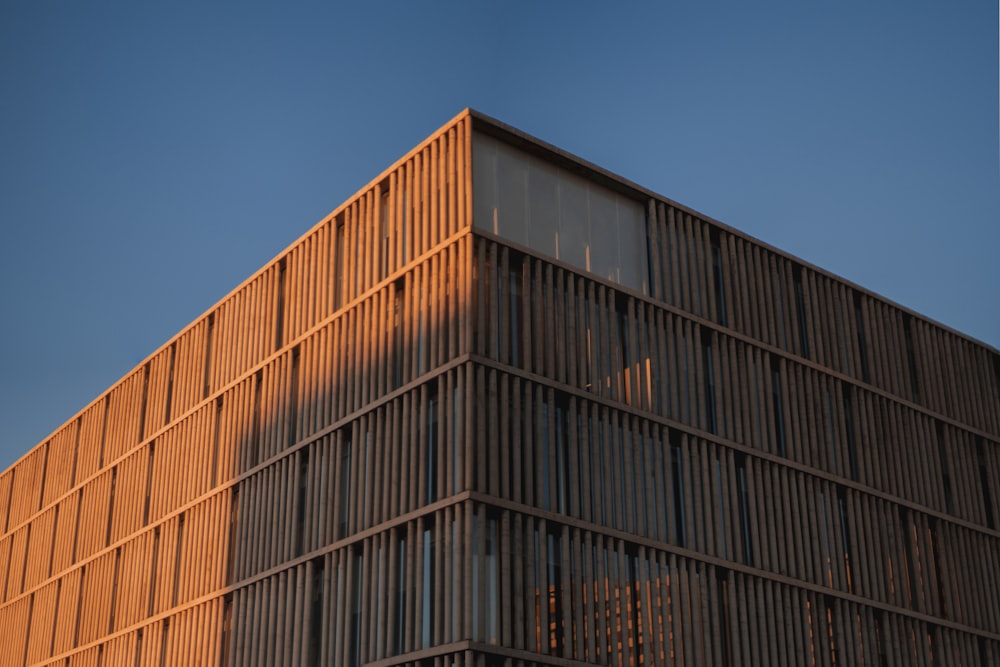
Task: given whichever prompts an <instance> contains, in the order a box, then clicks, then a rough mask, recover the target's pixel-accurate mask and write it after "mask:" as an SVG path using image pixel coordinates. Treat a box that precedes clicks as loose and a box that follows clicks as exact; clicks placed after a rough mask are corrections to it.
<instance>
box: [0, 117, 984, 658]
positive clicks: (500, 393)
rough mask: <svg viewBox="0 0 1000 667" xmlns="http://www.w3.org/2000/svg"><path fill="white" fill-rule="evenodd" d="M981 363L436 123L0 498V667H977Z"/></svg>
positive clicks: (753, 256)
mask: <svg viewBox="0 0 1000 667" xmlns="http://www.w3.org/2000/svg"><path fill="white" fill-rule="evenodd" d="M998 443H1000V353H998V352H997V350H994V349H992V348H989V347H987V346H985V345H983V344H982V343H979V342H977V341H975V340H971V339H969V338H968V337H966V336H963V335H962V334H959V333H957V332H954V331H952V330H950V329H947V328H946V327H943V326H941V325H939V324H936V323H934V322H930V321H928V320H927V319H925V318H922V317H921V316H919V315H917V314H915V313H912V312H911V311H908V310H906V309H904V308H902V307H900V306H897V305H895V304H891V303H888V302H886V301H885V300H884V299H881V298H880V297H878V296H876V295H873V294H871V293H869V292H867V291H865V290H863V289H860V288H858V287H856V286H854V285H852V284H849V283H847V282H845V281H843V280H842V279H839V278H837V277H835V276H832V275H830V274H828V273H826V272H824V271H822V270H820V269H817V268H816V267H812V266H809V265H807V264H805V263H803V262H801V261H799V260H797V259H795V258H793V257H790V256H789V255H787V254H785V253H782V252H780V251H778V250H775V249H774V248H771V247H770V246H767V245H765V244H762V243H761V242H759V241H756V240H755V239H752V238H749V237H747V236H746V235H744V234H741V233H740V232H738V231H736V230H733V229H731V228H729V227H727V226H725V225H723V224H721V223H719V222H717V221H714V220H711V219H708V218H706V217H705V216H702V215H700V214H698V213H696V212H695V211H692V210H690V209H688V208H685V207H683V206H681V205H679V204H677V203H675V202H672V201H670V200H668V199H665V198H663V197H661V196H659V195H657V194H655V193H652V192H650V191H647V190H645V189H643V188H641V187H640V186H637V185H635V184H632V183H629V182H627V181H625V180H623V179H620V178H618V177H616V176H614V175H612V174H609V173H607V172H605V171H603V170H601V169H600V168H598V167H596V166H594V165H590V164H588V163H586V162H583V161H581V160H579V159H578V158H575V157H573V156H571V155H568V154H566V153H564V152H562V151H560V150H558V149H555V148H553V147H552V146H549V145H546V144H544V143H542V142H540V141H538V140H536V139H533V138H531V137H528V136H526V135H524V134H522V133H520V132H518V131H517V130H514V129H512V128H510V127H507V126H505V125H503V124H501V123H499V122H497V121H495V120H493V119H491V118H488V117H486V116H482V115H480V114H478V113H476V112H472V111H465V112H463V113H461V114H459V116H457V117H456V118H455V119H453V120H452V121H451V122H449V123H448V124H447V125H446V126H445V127H443V128H442V129H441V130H439V131H438V132H436V133H435V134H434V135H432V136H431V137H430V138H428V139H427V140H426V141H425V142H423V143H422V144H420V145H419V146H418V147H416V148H415V149H414V150H413V151H411V152H410V153H409V154H407V155H406V156H405V157H403V158H402V159H401V160H400V161H399V162H397V163H396V164H395V165H393V166H392V167H390V168H389V169H388V170H387V171H385V172H384V173H383V174H381V175H380V176H379V177H377V178H376V179H375V180H373V181H372V182H371V183H370V184H369V185H368V186H367V187H365V188H364V189H362V190H361V191H360V192H359V193H358V194H357V195H355V196H354V197H352V198H351V199H350V200H348V201H347V202H346V203H344V204H343V205H341V206H340V207H339V208H337V209H336V210H335V211H334V212H333V213H331V214H330V215H329V216H328V217H327V218H325V219H324V220H322V221H321V222H320V223H319V224H317V225H316V226H315V227H314V228H313V229H312V230H310V231H309V232H308V233H306V235H305V236H303V237H302V238H301V239H299V240H298V241H296V242H295V243H294V244H292V246H290V247H289V248H288V249H286V250H285V251H284V252H282V253H281V254H280V255H278V257H276V258H275V259H274V260H273V261H271V262H270V263H268V264H267V265H266V266H265V267H263V268H262V269H261V270H260V271H258V272H257V273H255V274H254V275H253V276H251V277H250V278H248V279H247V280H246V281H245V282H244V283H243V284H242V285H240V286H239V287H237V288H236V289H235V290H234V291H233V292H232V293H231V294H229V295H228V296H227V297H225V298H224V299H223V300H222V301H220V302H219V303H218V304H216V305H215V306H214V307H212V308H211V309H210V310H209V311H208V312H206V313H205V314H204V315H203V316H202V317H200V318H198V319H197V320H196V321H195V322H193V323H192V324H191V325H189V326H188V327H186V328H185V329H183V330H182V331H181V332H180V333H178V334H177V335H176V336H175V337H174V338H172V339H171V340H170V341H168V342H167V343H166V344H165V345H164V346H163V347H161V348H160V349H159V350H157V351H156V352H154V353H153V354H152V355H151V356H150V357H149V358H148V359H146V360H145V361H144V362H143V363H141V364H140V365H139V366H138V367H137V368H135V369H134V370H133V371H132V372H131V373H129V374H128V375H127V376H126V377H125V378H123V379H122V380H121V381H119V382H118V383H117V384H115V385H114V386H112V387H111V388H110V389H109V390H108V391H107V392H105V393H104V394H103V395H101V396H100V397H98V398H97V399H96V400H95V401H94V402H93V403H91V404H90V405H89V406H87V407H86V408H84V409H83V410H82V411H81V412H80V413H78V414H77V415H75V416H74V417H73V418H72V419H70V420H69V421H68V422H67V423H66V424H65V425H64V426H63V427H61V428H60V429H58V430H57V431H56V432H55V433H53V434H52V435H51V436H50V437H49V438H47V439H46V440H44V441H43V442H42V443H40V444H39V445H38V446H36V447H35V448H34V449H32V450H31V451H30V452H28V453H27V454H26V455H25V456H24V457H22V458H21V459H20V460H19V461H18V462H17V463H15V464H14V465H13V466H12V467H11V468H10V469H8V470H7V471H5V472H4V473H3V474H2V475H0V575H2V577H0V637H3V639H4V642H3V645H4V650H3V651H2V652H0V664H3V665H7V664H10V665H22V664H52V665H132V664H135V665H180V664H183V665H189V664H225V665H244V664H261V665H271V664H293V665H298V664H331V665H346V666H351V667H354V666H360V665H378V666H380V667H381V666H385V667H389V666H390V665H405V666H412V667H417V666H434V667H445V666H449V667H450V666H452V665H463V666H466V667H473V666H476V667H491V666H494V665H497V666H499V665H503V666H505V667H514V666H519V667H528V666H535V665H538V666H542V665H552V666H557V665H558V666H565V667H570V666H572V665H583V664H607V665H630V666H635V665H685V666H688V665H706V666H709V665H711V666H714V665H723V666H737V665H740V666H748V665H772V664H774V665H875V666H881V665H907V666H909V665H974V666H977V667H982V666H984V665H994V664H1000V567H998V563H1000V531H998V526H997V521H998V520H1000V445H998Z"/></svg>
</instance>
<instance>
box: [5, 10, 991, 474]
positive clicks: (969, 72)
mask: <svg viewBox="0 0 1000 667" xmlns="http://www.w3.org/2000/svg"><path fill="white" fill-rule="evenodd" d="M148 4H151V3H124V2H123V3H111V2H92V3H69V2H53V1H47V0H43V1H39V0H34V1H31V2H22V1H20V0H8V1H6V2H4V3H2V4H0V225H2V227H0V230H2V236H0V239H2V241H0V255H2V261H0V313H2V314H3V315H2V322H3V326H0V469H2V468H6V467H7V466H8V465H10V464H11V463H12V462H13V461H14V460H15V459H16V458H18V457H19V456H21V455H22V454H23V453H25V452H26V451H27V450H28V449H29V448H30V447H32V446H33V445H35V444H36V443H37V442H39V441H40V440H42V439H44V438H45V437H47V436H48V435H49V434H50V433H51V432H52V431H53V430H55V429H56V428H57V427H58V426H60V425H61V424H62V423H63V422H65V421H66V420H67V419H69V418H70V417H71V416H73V414H75V413H76V412H77V411H78V410H80V409H81V408H83V407H84V406H86V405H87V404H88V403H90V402H91V401H92V400H93V399H94V398H96V397H97V396H98V395H99V394H100V392H101V391H103V390H104V389H106V388H107V387H108V386H110V385H111V384H112V383H114V382H115V381H116V380H117V379H118V378H120V377H122V376H123V375H125V374H126V373H127V372H128V371H129V370H131V369H132V368H133V367H134V366H136V365H137V364H138V363H139V362H141V361H142V360H143V359H144V358H145V357H147V356H148V355H149V354H150V353H151V352H153V351H154V350H155V349H156V348H158V347H159V346H160V345H162V344H163V343H164V342H165V341H166V340H167V339H169V338H170V337H171V336H172V335H173V334H174V333H176V332H177V331H178V330H180V329H181V328H182V327H183V326H184V325H186V324H187V323H188V322H190V321H191V320H193V319H195V318H196V317H198V316H199V315H200V314H201V313H203V312H204V311H205V310H206V309H207V308H209V307H210V306H211V305H212V304H214V303H215V302H217V301H218V300H219V299H221V298H222V297H223V296H224V295H225V294H226V293H228V292H229V291H230V290H231V289H232V288H233V287H235V286H236V285H237V284H239V283H240V282H241V281H242V280H243V279H244V278H245V277H247V276H248V275H249V274H250V273H252V272H253V271H254V270H256V269H257V268H259V267H260V266H261V265H262V264H264V263H265V262H266V261H267V260H269V259H270V258H271V257H273V256H274V255H276V254H277V253H278V252H279V251H281V250H282V249H283V248H285V247H286V246H287V245H288V244H289V243H291V242H292V241H293V240H294V239H295V238H297V237H298V236H300V235H301V234H302V233H303V232H305V231H306V230H307V229H309V228H310V227H311V226H312V225H313V224H314V223H315V222H317V221H318V220H319V219H320V218H322V217H323V216H324V215H325V214H326V213H327V212H329V211H330V210H332V209H333V208H334V207H336V206H337V205H338V204H339V203H340V202H342V201H343V200H344V199H346V198H347V197H348V196H350V195H351V194H352V193H353V192H355V191H356V190H357V189H358V188H360V187H361V186H362V185H364V184H365V183H366V182H368V181H369V180H370V179H371V178H372V177H374V176H375V175H377V174H378V173H379V172H380V171H381V170H382V169H384V168H385V167H387V166H388V165H389V164H391V163H392V162H393V161H395V160H396V159H397V158H398V157H400V156H401V155H402V154H403V153H405V152H406V151H407V150H408V149H409V148H411V147H412V146H413V145H415V144H416V143H418V142H419V141H420V140H421V139H423V138H424V137H425V136H426V135H428V134H430V133H431V132H432V131H433V130H435V129H436V128H437V127H439V126H440V125H442V124H443V123H445V122H446V121H447V120H448V119H450V118H451V117H452V116H454V115H455V114H456V113H458V111H460V110H461V109H463V108H464V107H467V106H471V107H473V108H476V109H479V110H480V111H483V112H485V113H487V114H490V115H492V116H494V117H496V118H499V119H500V120H503V121H504V122H506V123H509V124H511V125H514V126H515V127H518V128H520V129H522V130H524V131H526V132H528V133H530V134H533V135H535V136H538V137H540V138H542V139H544V140H546V141H549V142H550V143H553V144H555V145H557V146H560V147H561V148H564V149H566V150H568V151H570V152H572V153H575V154H577V155H580V156H581V157H584V158H586V159H588V160H591V161H593V162H596V163H598V164H600V165H602V166H604V167H606V168H608V169H610V170H611V171H614V172H616V173H618V174H621V175H622V176H625V177H626V178H629V179H631V180H633V181H636V182H637V183H639V184H641V185H644V186H646V187H648V188H650V189H652V190H654V191H656V192H659V193H661V194H663V195H665V196H668V197H670V198H673V199H675V200H677V201H679V202H682V203H684V204H686V205H688V206H691V207H693V208H695V209H697V210H699V211H701V212H703V213H705V214H706V215H710V216H712V217H714V218H716V219H719V220H722V221H723V222H726V223H727V224H729V225H732V226H733V227H736V228H738V229H742V230H744V231H746V232H747V233H749V234H751V235H753V236H756V237H757V238H760V239H762V240H764V241H766V242H768V243H770V244H772V245H775V246H777V247H779V248H781V249H783V250H786V251H788V252H791V253H792V254H795V255H797V256H799V257H801V258H803V259H805V260H807V261H809V262H812V263H814V264H817V265H819V266H822V267H824V268H826V269H828V270H830V271H833V272H834V273H837V274H839V275H842V276H844V277H845V278H847V279H849V280H851V281H853V282H855V283H858V284H860V285H862V286H864V287H866V288H869V289H871V290H873V291H875V292H877V293H879V294H882V295H883V296H885V297H887V298H889V299H891V300H893V301H896V302H898V303H901V304H903V305H905V306H908V307H910V308H912V309H914V310H916V311H918V312H920V313H923V314H925V315H926V316H928V317H931V318H933V319H936V320H938V321H940V322H943V323H945V324H947V325H949V326H951V327H953V328H955V329H958V330H960V331H963V332H965V333H967V334H969V335H971V336H973V337H975V338H978V339H980V340H982V341H985V342H986V343H989V344H991V345H993V346H995V347H1000V305H998V304H1000V299H998V296H1000V294H998V292H1000V290H998V287H1000V263H998V262H997V254H998V252H997V247H998V245H1000V172H998V162H1000V151H998V146H1000V141H998V118H1000V117H998V109H997V100H998V51H997V32H998V17H997V5H996V4H994V3H989V2H973V1H971V0H959V1H957V2H951V3H942V2H856V1H847V2H837V3H829V2H827V3H814V2H801V0H800V1H798V2H763V3H736V2H733V3H723V2H705V3H674V2H664V3H656V5H655V6H651V5H652V3H651V5H640V4H630V3H607V2H602V3H598V2H572V3H571V2H555V1H547V2H494V3H484V2H462V3H459V2H401V1H395V0H390V1H389V2H381V3H365V6H364V7H359V8H354V9H344V8H341V7H340V6H339V5H340V4H342V3H316V4H310V3H295V4H294V5H293V4H292V3H288V5H282V6H278V4H277V3H275V4H274V5H271V4H260V5H257V4H254V3H246V2H241V3H232V4H228V5H227V4H221V3H213V2H207V3H204V2H198V3H195V2H172V3H169V4H167V3H163V4H162V5H161V6H158V7H148V6H146V5H148ZM357 4H362V3H357Z"/></svg>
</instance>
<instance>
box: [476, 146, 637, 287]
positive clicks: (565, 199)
mask: <svg viewBox="0 0 1000 667" xmlns="http://www.w3.org/2000/svg"><path fill="white" fill-rule="evenodd" d="M472 162H473V198H474V204H473V211H474V218H475V219H474V225H475V227H477V228H479V229H482V230H484V231H486V232H489V233H491V234H496V235H498V236H502V237H504V238H506V239H509V240H511V241H513V242H514V243H517V244H520V245H523V246H527V247H529V248H531V249H533V250H536V251H538V252H539V253H541V254H544V255H548V256H550V257H554V258H556V259H560V260H562V261H565V262H568V263H570V264H572V265H573V266H576V267H578V268H580V269H583V270H584V271H589V272H590V273H594V274H597V275H599V276H600V277H602V278H604V279H606V280H610V281H612V282H615V283H619V284H621V285H625V286H626V287H630V288H632V289H634V290H637V291H641V292H644V293H645V292H647V291H648V290H647V283H648V268H647V267H648V260H647V252H646V213H645V208H644V207H643V206H642V204H640V203H639V202H637V201H635V200H633V199H630V198H628V197H625V196H622V195H620V194H618V193H616V192H614V191H612V190H609V189H607V188H605V187H603V186H601V185H598V184H596V183H593V182H591V181H589V180H587V179H586V178H583V177H581V176H577V175H576V174H573V173H570V172H569V171H567V170H565V169H562V168H561V167H557V166H555V165H553V164H551V163H549V162H546V161H545V160H542V159H539V158H535V157H532V156H531V155H528V154H527V153H524V152H522V151H520V150H518V149H516V148H514V147H512V146H509V145H507V144H505V143H503V142H501V141H498V140H496V139H494V138H492V137H488V136H486V135H482V134H476V135H475V138H474V143H473V161H472Z"/></svg>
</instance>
